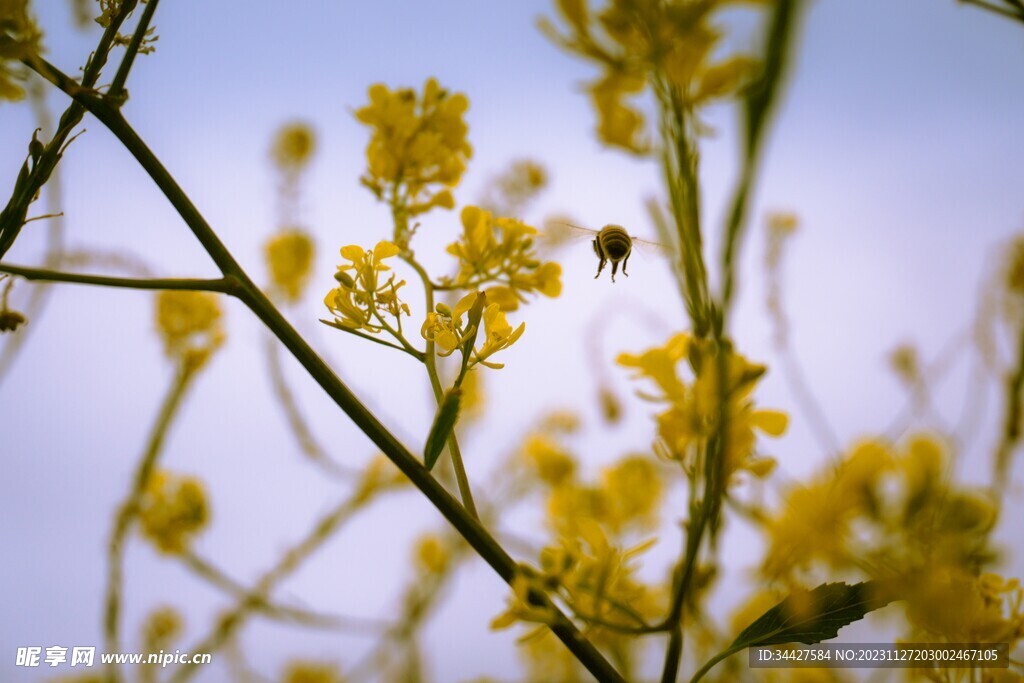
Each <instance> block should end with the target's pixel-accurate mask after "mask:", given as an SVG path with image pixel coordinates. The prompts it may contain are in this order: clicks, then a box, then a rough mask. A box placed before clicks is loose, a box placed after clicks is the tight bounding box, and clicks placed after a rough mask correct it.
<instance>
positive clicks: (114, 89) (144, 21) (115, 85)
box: [107, 0, 159, 102]
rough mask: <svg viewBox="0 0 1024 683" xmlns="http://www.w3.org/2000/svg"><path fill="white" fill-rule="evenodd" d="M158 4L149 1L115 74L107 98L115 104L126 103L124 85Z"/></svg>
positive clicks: (154, 0) (156, 1)
mask: <svg viewBox="0 0 1024 683" xmlns="http://www.w3.org/2000/svg"><path fill="white" fill-rule="evenodd" d="M158 2H159V0H149V2H147V3H146V9H144V10H142V16H141V17H139V23H138V24H137V25H136V26H135V33H133V34H132V39H131V42H129V43H128V48H127V49H126V50H125V53H124V57H123V58H122V59H121V64H120V66H118V67H117V73H116V74H114V80H113V81H111V83H110V88H108V89H107V97H109V98H110V99H112V100H114V101H115V102H123V101H124V96H125V92H124V84H125V81H127V80H128V72H129V71H131V70H132V64H134V63H135V57H136V56H137V55H138V54H139V48H140V47H142V41H143V40H145V39H146V31H148V30H149V24H150V22H152V21H153V13H154V12H156V6H157V3H158Z"/></svg>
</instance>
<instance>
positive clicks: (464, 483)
mask: <svg viewBox="0 0 1024 683" xmlns="http://www.w3.org/2000/svg"><path fill="white" fill-rule="evenodd" d="M402 260H404V261H405V262H406V263H408V264H409V266H410V267H411V268H412V269H413V270H415V271H416V274H417V275H419V276H420V280H422V282H423V296H424V298H425V299H426V307H427V312H428V313H429V312H430V311H433V310H434V284H433V283H432V282H431V280H430V276H429V275H428V274H427V271H426V270H424V269H423V266H421V265H420V264H419V263H418V262H417V261H416V259H415V258H413V257H412V255H411V254H410V255H408V256H405V255H403V256H402ZM468 360H469V353H465V354H464V355H463V359H462V371H461V372H460V373H459V380H458V381H459V383H461V381H462V378H463V377H465V375H466V367H467V363H468ZM423 363H424V365H426V366H427V375H428V376H429V378H430V388H431V389H432V390H433V392H434V400H435V401H437V405H438V406H440V405H441V403H442V402H443V401H444V390H443V389H442V387H441V379H440V377H439V376H438V374H437V354H436V351H435V343H434V340H433V339H428V340H427V352H426V354H425V356H424V359H423ZM447 443H448V453H449V454H450V455H451V456H452V466H453V467H454V468H455V480H456V482H458V485H459V495H460V496H461V497H462V504H463V505H465V506H466V510H467V511H468V512H469V514H470V515H472V516H473V518H474V519H477V520H479V519H480V513H478V512H477V509H476V503H475V502H474V501H473V490H472V488H471V487H470V484H469V475H467V474H466V465H465V464H464V462H463V460H462V450H461V449H460V448H459V440H458V438H457V437H456V435H455V429H454V428H453V429H452V431H451V433H450V434H449V435H448V442H447Z"/></svg>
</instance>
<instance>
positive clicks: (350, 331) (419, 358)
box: [320, 319, 425, 363]
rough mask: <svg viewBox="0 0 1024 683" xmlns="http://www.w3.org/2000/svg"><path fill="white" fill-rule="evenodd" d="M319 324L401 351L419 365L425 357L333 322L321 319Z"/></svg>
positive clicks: (409, 348)
mask: <svg viewBox="0 0 1024 683" xmlns="http://www.w3.org/2000/svg"><path fill="white" fill-rule="evenodd" d="M320 322H322V323H323V324H324V325H327V326H328V327H333V328H334V329H336V330H341V331H342V332H348V333H349V334H351V335H354V336H356V337H359V338H360V339H365V340H366V341H371V342H373V343H374V344H380V345H381V346H386V347H388V348H389V349H397V350H398V351H403V352H405V353H408V354H409V355H410V356H412V357H413V358H415V359H416V360H418V361H420V362H421V363H422V362H423V360H424V358H425V356H424V355H423V354H422V353H420V352H419V351H417V350H416V349H414V348H412V347H409V346H406V347H402V346H399V345H398V344H392V343H391V342H389V341H388V340H386V339H381V338H380V337H374V336H373V335H370V334H366V333H365V332H360V331H359V330H356V329H353V328H351V327H345V326H344V325H342V324H341V323H338V322H335V321H333V320H323V319H321V320H320Z"/></svg>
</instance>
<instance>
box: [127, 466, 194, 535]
mask: <svg viewBox="0 0 1024 683" xmlns="http://www.w3.org/2000/svg"><path fill="white" fill-rule="evenodd" d="M208 518H209V511H208V506H207V503H206V493H205V492H204V491H203V485H202V484H201V483H200V482H199V480H198V479H195V478H194V477H188V476H181V475H176V474H171V473H170V472H166V471H159V472H155V473H154V474H153V475H152V476H151V477H150V479H149V481H148V482H147V483H146V489H145V491H144V492H143V495H142V499H141V500H140V501H139V521H140V522H141V524H142V533H143V535H144V536H146V538H148V539H149V540H151V541H152V542H153V543H154V544H156V547H157V548H159V549H160V550H161V551H163V552H165V553H180V552H182V551H183V550H185V548H186V546H187V545H188V544H189V543H190V542H191V540H192V538H193V537H194V536H195V535H196V534H197V533H199V532H200V531H201V530H202V529H203V527H205V526H206V524H207V522H208Z"/></svg>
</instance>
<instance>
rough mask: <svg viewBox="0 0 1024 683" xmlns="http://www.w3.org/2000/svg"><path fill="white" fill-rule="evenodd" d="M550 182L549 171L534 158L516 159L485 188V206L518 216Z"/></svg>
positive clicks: (508, 214)
mask: <svg viewBox="0 0 1024 683" xmlns="http://www.w3.org/2000/svg"><path fill="white" fill-rule="evenodd" d="M547 184H548V172H547V171H546V170H545V169H544V167H543V166H542V165H541V164H540V163H539V162H536V161H533V160H532V159H520V160H518V161H514V162H513V163H512V164H511V165H510V166H509V167H508V168H507V169H506V170H505V172H504V173H502V174H501V175H500V176H498V177H497V178H495V179H494V180H492V181H491V182H490V183H489V185H488V187H487V188H486V189H485V190H484V196H485V197H486V199H485V200H484V201H483V202H482V203H481V204H482V205H483V206H484V207H485V208H487V209H488V210H490V211H494V212H495V213H498V214H501V215H503V216H517V215H520V214H521V213H522V212H523V209H524V208H525V207H526V205H527V204H529V203H530V201H532V200H533V199H534V198H535V197H536V196H537V195H538V194H539V193H540V192H541V190H543V189H544V188H545V187H547Z"/></svg>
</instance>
